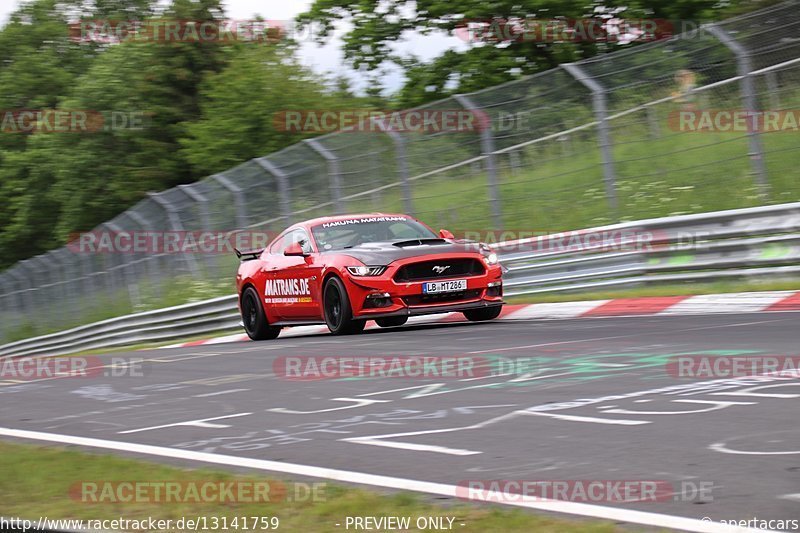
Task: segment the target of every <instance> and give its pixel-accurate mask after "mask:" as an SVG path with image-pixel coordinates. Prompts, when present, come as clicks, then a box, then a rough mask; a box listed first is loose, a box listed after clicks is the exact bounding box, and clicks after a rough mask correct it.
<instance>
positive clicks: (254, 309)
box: [242, 287, 281, 341]
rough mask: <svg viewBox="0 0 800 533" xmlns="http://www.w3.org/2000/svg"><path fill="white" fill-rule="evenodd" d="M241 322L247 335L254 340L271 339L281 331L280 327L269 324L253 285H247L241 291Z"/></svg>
mask: <svg viewBox="0 0 800 533" xmlns="http://www.w3.org/2000/svg"><path fill="white" fill-rule="evenodd" d="M242 323H243V324H244V330H245V331H246V332H247V336H248V337H250V338H251V339H253V340H254V341H266V340H272V339H274V338H276V337H277V336H278V335H279V334H280V332H281V328H279V327H274V326H270V325H269V322H268V321H267V315H266V313H264V308H263V307H262V305H261V301H260V299H259V297H258V292H256V290H255V289H254V288H253V287H247V288H246V289H245V290H244V293H242Z"/></svg>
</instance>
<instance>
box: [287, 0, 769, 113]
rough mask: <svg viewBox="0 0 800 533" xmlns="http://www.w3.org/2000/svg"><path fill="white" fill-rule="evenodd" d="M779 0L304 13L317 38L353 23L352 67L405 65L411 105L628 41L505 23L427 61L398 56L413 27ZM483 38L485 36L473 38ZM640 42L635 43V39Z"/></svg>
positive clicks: (694, 10)
mask: <svg viewBox="0 0 800 533" xmlns="http://www.w3.org/2000/svg"><path fill="white" fill-rule="evenodd" d="M773 3H775V0H723V1H722V2H720V1H718V0H680V1H675V0H634V1H632V2H631V1H621V0H609V1H602V2H601V1H599V0H593V1H591V2H588V3H581V2H572V1H569V0H496V1H493V2H487V1H486V0H456V1H452V0H447V1H445V0H417V1H416V2H415V3H414V4H415V8H412V6H410V5H409V4H410V3H409V2H407V1H406V0H362V1H359V2H353V1H351V0H315V1H314V3H313V4H312V5H311V7H310V8H309V10H308V11H307V12H305V13H303V14H302V15H301V16H300V17H299V20H300V21H301V22H302V23H304V24H312V23H316V24H319V25H321V26H322V30H321V31H320V32H318V33H317V35H318V39H319V41H320V42H324V41H325V40H326V39H328V38H329V37H330V35H331V32H332V31H333V28H334V26H335V25H336V23H337V22H340V21H349V22H350V24H351V25H352V29H350V30H349V31H348V32H347V33H346V34H345V35H344V37H343V40H344V52H345V57H346V58H347V60H348V61H349V62H350V63H351V65H352V66H353V67H355V68H361V69H366V70H367V71H370V72H377V71H379V70H380V69H382V68H385V65H386V64H387V63H388V62H394V63H396V64H397V65H400V66H401V67H402V68H403V71H404V73H405V75H406V77H407V81H406V83H405V86H404V87H403V89H402V90H401V92H400V94H399V96H398V98H397V99H396V103H397V105H398V106H399V107H412V106H416V105H419V104H422V103H425V102H429V101H433V100H436V99H439V98H443V97H446V96H449V95H452V94H457V93H465V92H470V91H474V90H477V89H482V88H485V87H490V86H492V85H496V84H498V83H502V82H504V81H509V80H512V79H516V78H518V77H520V76H523V75H526V74H533V73H536V72H540V71H543V70H547V69H550V68H554V67H556V66H558V65H559V64H561V63H564V62H571V61H577V60H579V59H585V58H588V57H592V56H594V55H596V54H598V53H608V52H613V51H615V50H618V49H620V48H622V47H629V46H631V45H630V44H615V43H590V42H582V43H570V42H556V41H555V40H551V41H552V42H548V41H547V40H544V41H542V40H536V39H533V38H523V39H508V38H504V37H505V34H504V33H503V30H499V31H498V27H497V26H494V27H492V28H491V29H490V30H489V33H490V34H491V36H492V37H493V38H496V39H493V40H492V41H491V42H473V43H470V44H469V46H465V47H463V49H459V50H446V51H444V52H442V53H441V54H440V55H439V56H438V57H436V58H434V59H433V60H432V61H430V62H429V63H422V62H420V61H419V60H418V59H417V58H415V57H407V56H402V55H399V54H398V53H397V52H396V50H395V47H394V45H395V44H396V43H398V42H400V41H402V40H403V39H404V38H406V37H407V35H408V32H413V31H417V32H420V33H422V34H438V35H450V36H453V35H458V36H461V37H462V38H463V39H465V40H467V41H469V40H470V38H469V37H467V34H466V33H465V31H464V29H463V27H464V23H465V22H475V21H497V20H514V19H523V20H526V19H532V18H538V19H553V18H566V19H586V18H597V17H603V16H608V15H610V14H615V15H616V16H620V17H624V18H628V19H642V18H648V19H668V20H670V21H676V23H675V28H676V29H677V30H678V31H680V24H679V23H677V21H690V22H693V23H697V24H699V23H702V22H708V21H711V20H721V19H723V18H726V17H729V16H731V15H733V14H738V13H741V12H744V11H752V10H754V9H759V8H761V7H765V6H767V5H770V4H773ZM475 40H476V41H477V40H483V39H475ZM633 45H636V43H633Z"/></svg>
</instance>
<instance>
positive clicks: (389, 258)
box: [323, 239, 479, 265]
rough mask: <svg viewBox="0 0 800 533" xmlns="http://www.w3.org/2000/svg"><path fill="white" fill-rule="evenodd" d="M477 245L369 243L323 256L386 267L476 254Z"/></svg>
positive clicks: (445, 241) (439, 241) (432, 241)
mask: <svg viewBox="0 0 800 533" xmlns="http://www.w3.org/2000/svg"><path fill="white" fill-rule="evenodd" d="M477 252H479V248H478V243H475V242H466V241H452V240H448V239H427V240H423V241H421V242H419V241H404V242H399V243H398V242H370V243H366V244H360V245H358V246H354V247H353V248H347V249H345V250H332V251H330V252H323V254H337V255H349V256H350V257H353V258H354V259H358V260H359V261H361V262H362V263H364V264H365V265H388V264H389V263H392V262H394V261H399V260H401V259H408V258H409V257H423V256H426V255H434V254H458V253H477Z"/></svg>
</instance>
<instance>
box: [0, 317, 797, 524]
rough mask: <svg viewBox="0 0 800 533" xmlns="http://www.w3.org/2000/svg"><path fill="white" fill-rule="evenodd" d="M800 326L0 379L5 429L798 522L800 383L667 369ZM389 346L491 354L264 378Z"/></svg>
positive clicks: (672, 328) (604, 327)
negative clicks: (434, 371)
mask: <svg viewBox="0 0 800 533" xmlns="http://www.w3.org/2000/svg"><path fill="white" fill-rule="evenodd" d="M798 329H800V314H798V313H790V312H774V313H757V314H726V315H710V316H703V315H697V316H672V317H670V316H647V317H629V318H624V317H618V318H582V319H571V320H517V321H503V320H500V321H496V322H492V323H478V324H473V323H439V324H433V325H420V326H408V327H403V328H398V329H393V330H368V331H366V332H364V333H363V334H361V335H357V336H349V337H332V336H330V335H309V336H302V337H289V338H285V339H280V338H279V339H278V340H276V341H267V342H261V343H253V342H238V343H230V344H217V345H206V346H198V347H190V348H175V349H162V350H150V351H140V352H132V353H126V354H120V353H117V354H111V355H105V356H100V358H101V360H102V361H103V362H104V363H105V364H109V362H111V361H114V362H115V365H116V366H115V367H114V368H119V369H122V368H124V366H125V365H124V364H123V363H120V361H121V360H125V361H126V362H127V364H129V365H130V367H131V368H132V366H133V364H134V363H132V361H138V360H139V359H144V361H143V362H141V363H136V364H140V365H141V370H142V371H143V375H133V376H131V375H125V376H113V375H98V376H94V377H73V376H68V375H67V376H58V377H54V378H46V379H39V380H35V381H30V382H16V381H13V380H9V381H4V382H2V384H0V427H1V428H2V429H1V430H0V436H3V437H4V438H23V439H25V440H26V441H30V442H39V443H42V441H52V442H66V443H72V444H77V445H83V446H89V447H92V448H95V449H98V448H99V449H101V450H106V451H108V452H109V453H112V452H114V453H127V454H130V453H134V454H137V456H141V457H145V458H151V459H152V458H158V460H162V461H163V460H167V461H174V462H177V463H180V464H184V465H185V464H197V465H198V466H206V465H208V464H209V463H212V464H213V463H216V464H218V465H223V466H224V467H238V468H245V469H260V470H267V471H273V472H277V473H276V474H274V475H277V476H279V477H290V478H291V477H303V478H305V477H306V476H308V477H315V478H327V479H335V480H338V482H342V483H356V484H366V485H377V486H381V487H385V488H388V489H390V490H394V489H398V488H403V489H409V490H415V491H420V492H425V493H429V494H434V495H436V496H437V497H439V498H441V497H447V496H449V497H457V496H459V495H462V496H463V495H464V494H465V493H464V492H458V490H456V488H455V487H458V486H459V485H460V486H464V482H466V481H474V480H483V481H486V480H659V481H663V482H668V483H669V484H670V486H672V487H674V493H672V494H670V495H669V497H666V498H664V497H662V498H660V501H657V502H652V501H650V502H638V503H631V502H625V503H622V502H618V501H616V502H615V501H609V502H589V503H587V502H576V501H555V502H549V501H536V502H528V503H525V504H524V505H523V506H525V507H530V508H533V509H538V510H545V511H555V512H559V513H571V514H576V515H584V516H590V517H604V518H609V519H612V520H615V521H617V522H627V523H638V524H645V525H649V526H657V527H658V526H660V527H668V528H675V529H685V530H696V531H725V530H727V529H726V527H727V526H725V525H723V524H720V523H719V521H720V520H733V519H736V520H752V519H755V518H757V519H765V520H766V519H771V520H791V519H798V518H800V424H799V423H798V413H799V412H800V411H798V406H800V380H798V379H797V375H796V374H795V375H782V376H770V377H768V378H763V377H762V378H760V379H753V378H737V379H725V378H720V377H714V378H711V379H709V378H707V377H702V378H691V377H676V376H674V375H672V374H673V373H671V372H670V371H669V368H670V366H669V362H670V360H673V359H672V358H674V357H676V356H680V355H687V354H689V355H716V356H720V355H723V356H730V355H741V354H748V355H776V354H777V355H797V354H798V353H800V349H798V345H797V340H798V338H800V335H799V334H798ZM387 355H403V356H411V355H425V356H470V357H472V358H474V360H478V361H480V360H482V359H480V358H486V359H485V360H486V361H491V362H493V363H492V365H495V366H492V369H493V371H492V372H483V373H480V375H476V376H474V377H457V378H453V377H447V378H443V379H436V377H431V376H425V377H420V378H416V379H408V378H403V379H401V378H381V379H354V378H342V379H323V380H306V381H296V380H288V379H286V378H285V377H284V376H282V375H280V374H281V373H280V372H278V373H277V374H276V369H279V367H280V364H276V360H278V361H279V362H280V360H279V358H281V357H285V356H303V357H305V356H342V357H349V356H387ZM501 358H502V359H501ZM514 360H519V361H521V362H525V364H526V365H528V366H524V365H519V366H518V368H516V369H515V368H514V367H513V366H509V365H511V363H510V361H514ZM498 361H501V362H502V364H504V365H507V366H506V367H503V368H506V369H508V370H509V371H508V372H499V371H497V369H499V368H500V366H496V365H498V364H499V363H498ZM531 361H535V364H533V363H531ZM531 365H533V366H531ZM123 373H124V372H123ZM610 396H611V397H612V398H609V397H610ZM142 445H145V446H142ZM270 475H272V474H270ZM700 489H702V490H704V491H705V492H704V493H703V494H699V493H698V491H699V490H700ZM510 499H511V498H509V500H510ZM506 503H511V504H519V503H518V502H516V503H514V502H510V501H509V502H506ZM704 518H705V519H706V520H703V519H704ZM686 519H691V520H686Z"/></svg>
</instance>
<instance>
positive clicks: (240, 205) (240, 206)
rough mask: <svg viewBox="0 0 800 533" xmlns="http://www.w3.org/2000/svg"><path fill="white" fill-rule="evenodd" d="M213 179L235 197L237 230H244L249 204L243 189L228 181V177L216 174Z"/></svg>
mask: <svg viewBox="0 0 800 533" xmlns="http://www.w3.org/2000/svg"><path fill="white" fill-rule="evenodd" d="M211 178H212V179H215V180H217V182H218V183H219V184H220V185H222V186H223V187H224V188H225V189H227V190H228V192H230V193H231V195H233V205H234V207H235V209H236V225H237V226H238V227H237V228H236V229H244V228H246V227H247V204H246V203H245V201H244V194H243V193H242V188H241V187H239V186H238V185H236V184H235V183H234V182H232V181H231V180H230V179H228V177H227V176H224V175H222V174H214V175H213V176H211Z"/></svg>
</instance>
